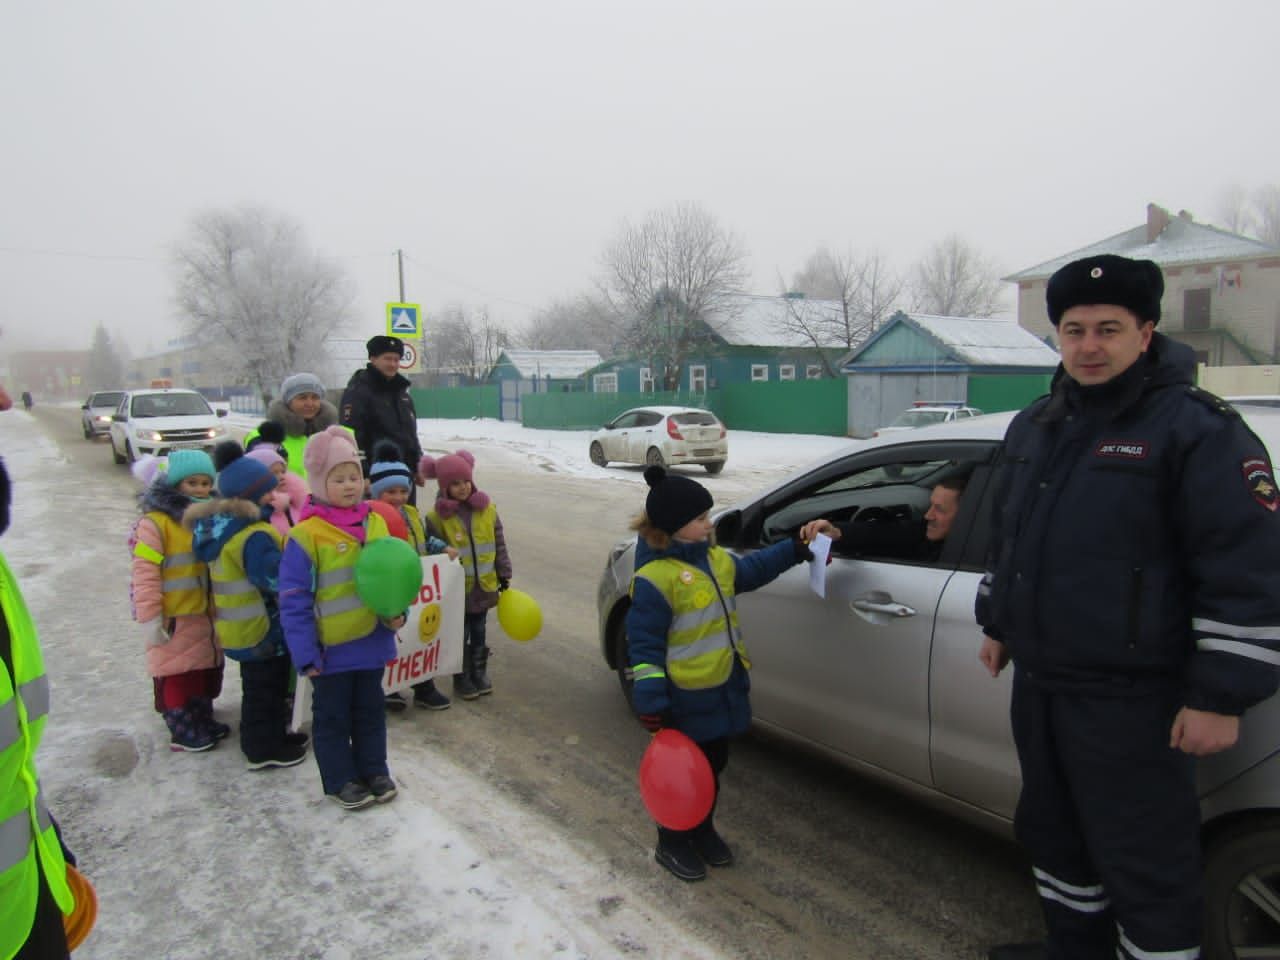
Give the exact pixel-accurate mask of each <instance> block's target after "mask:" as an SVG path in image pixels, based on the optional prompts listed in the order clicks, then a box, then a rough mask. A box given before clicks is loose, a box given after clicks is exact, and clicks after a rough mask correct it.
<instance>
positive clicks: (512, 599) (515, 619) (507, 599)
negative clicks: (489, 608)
mask: <svg viewBox="0 0 1280 960" xmlns="http://www.w3.org/2000/svg"><path fill="white" fill-rule="evenodd" d="M498 623H500V624H501V625H502V629H503V630H504V631H506V634H507V636H508V637H510V638H511V639H512V640H519V641H520V642H521V643H528V642H529V641H530V640H532V639H533V638H534V637H536V636H537V635H538V634H539V633H541V632H542V608H541V607H539V606H538V601H537V600H535V599H533V597H531V596H529V595H528V594H527V593H525V592H524V591H523V590H516V589H515V588H513V587H508V588H507V589H506V590H503V591H502V593H500V594H498Z"/></svg>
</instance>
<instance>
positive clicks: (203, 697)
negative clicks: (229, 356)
mask: <svg viewBox="0 0 1280 960" xmlns="http://www.w3.org/2000/svg"><path fill="white" fill-rule="evenodd" d="M151 465H153V466H159V465H158V462H155V461H153V462H152V464H151ZM151 472H152V478H151V482H150V483H149V484H148V485H147V487H146V489H145V490H144V491H143V493H142V494H141V495H140V497H139V505H140V509H141V510H142V514H143V515H142V516H141V517H140V518H139V519H138V521H137V522H136V523H135V524H134V526H133V530H132V532H131V533H130V536H129V550H130V552H131V553H132V554H133V562H132V569H131V577H130V584H129V596H130V601H131V606H132V608H133V619H134V620H136V621H137V622H138V623H139V624H140V625H141V631H142V639H143V642H144V644H145V648H146V655H147V672H148V673H150V674H151V677H152V681H153V684H154V686H155V707H156V712H157V713H159V714H161V715H162V716H163V717H164V721H165V725H166V726H168V728H169V734H170V739H169V748H170V749H171V750H174V751H187V752H193V753H199V752H201V751H204V750H208V749H210V748H212V747H213V746H215V745H216V744H217V741H218V740H220V739H222V738H223V737H225V736H226V735H227V734H228V733H230V732H231V730H230V727H228V726H227V725H226V724H224V723H219V722H217V721H216V720H214V719H213V701H214V698H216V697H217V696H218V694H220V693H221V692H222V669H223V660H222V651H221V649H219V647H218V644H217V641H216V640H215V639H214V634H213V620H212V617H211V616H210V612H209V605H208V587H209V582H208V577H209V572H208V568H207V567H206V566H205V565H204V564H203V563H201V562H200V561H199V560H197V559H196V558H195V555H194V553H193V552H192V546H191V533H190V531H189V530H187V529H186V528H185V527H183V525H182V518H183V516H184V515H185V514H186V512H187V509H188V508H189V507H190V506H191V504H192V503H193V502H199V501H202V500H207V499H208V498H209V492H210V491H211V490H212V489H213V478H214V473H215V470H214V466H213V461H212V460H211V459H210V458H209V455H208V454H207V453H205V452H204V451H203V450H175V451H173V453H171V454H170V455H169V458H168V462H167V463H166V464H165V465H164V466H163V467H160V468H159V469H156V470H154V471H151ZM140 475H141V474H140ZM141 476H144V475H141Z"/></svg>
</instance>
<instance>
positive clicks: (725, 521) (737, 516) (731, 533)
mask: <svg viewBox="0 0 1280 960" xmlns="http://www.w3.org/2000/svg"><path fill="white" fill-rule="evenodd" d="M741 537H742V511H741V510H730V511H729V512H728V513H725V514H721V516H720V518H719V519H718V520H716V543H717V544H719V545H720V546H722V547H736V546H737V545H738V540H739V539H740V538H741Z"/></svg>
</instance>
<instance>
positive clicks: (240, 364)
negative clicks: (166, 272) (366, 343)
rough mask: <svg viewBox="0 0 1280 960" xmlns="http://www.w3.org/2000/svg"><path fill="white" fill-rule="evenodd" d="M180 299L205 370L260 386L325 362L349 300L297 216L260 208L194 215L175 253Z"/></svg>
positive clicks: (266, 390) (265, 389)
mask: <svg viewBox="0 0 1280 960" xmlns="http://www.w3.org/2000/svg"><path fill="white" fill-rule="evenodd" d="M174 259H175V263H176V267H177V273H178V282H177V287H178V289H177V300H178V305H179V307H180V309H181V311H182V314H183V318H184V321H185V325H186V327H187V331H188V333H189V334H190V335H191V336H192V337H193V338H194V339H195V341H196V342H197V343H198V344H199V349H200V355H201V361H202V365H203V366H204V369H205V370H206V371H209V370H210V368H217V369H219V370H220V371H221V376H222V377H223V378H224V379H225V380H226V381H228V382H239V383H247V384H250V385H252V386H254V387H256V388H257V390H258V392H259V393H260V394H261V395H262V397H263V399H264V401H265V400H266V398H267V397H268V396H269V395H270V391H271V390H273V389H274V388H275V386H276V384H278V383H279V382H280V381H281V380H282V379H283V378H284V377H285V376H287V375H288V374H290V373H296V372H297V371H299V370H305V369H308V368H309V367H312V366H314V365H316V364H317V363H319V362H320V361H321V359H322V356H323V343H324V340H325V339H326V338H327V337H328V336H329V335H330V334H332V333H333V331H334V330H335V329H337V327H338V326H339V324H341V323H342V321H343V320H344V319H345V317H346V314H347V311H348V308H349V305H350V302H351V296H350V293H349V291H348V288H347V284H346V280H345V277H344V275H343V273H342V271H341V270H340V269H339V268H338V267H337V266H335V265H334V264H333V262H332V261H328V260H324V259H322V258H321V257H319V256H318V255H316V254H315V253H313V252H312V251H311V250H309V249H308V248H307V245H306V241H305V239H304V236H303V231H302V227H301V226H300V225H299V224H298V223H297V222H296V221H295V220H293V219H292V218H290V217H287V216H283V215H279V214H271V213H268V212H267V211H264V210H260V209H256V208H242V209H238V210H233V211H227V210H219V211H211V212H208V213H204V214H201V215H199V216H197V217H195V218H194V219H193V220H192V222H191V227H190V229H189V231H188V235H187V238H186V239H185V240H184V241H183V242H182V243H180V244H179V245H178V246H177V248H176V249H175V252H174Z"/></svg>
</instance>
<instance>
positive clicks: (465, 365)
mask: <svg viewBox="0 0 1280 960" xmlns="http://www.w3.org/2000/svg"><path fill="white" fill-rule="evenodd" d="M432 316H433V319H432V321H431V323H430V326H429V329H428V331H427V336H426V338H425V339H426V347H425V349H424V352H423V356H424V359H425V362H426V367H427V371H428V373H429V374H430V375H432V376H433V377H436V376H439V375H442V374H443V375H450V374H452V375H455V376H457V377H459V378H461V379H462V380H463V381H464V382H466V383H478V382H479V381H480V380H481V379H483V378H484V376H485V375H486V374H487V373H488V372H489V370H490V369H491V368H492V367H493V365H494V364H495V363H497V362H498V356H499V354H501V353H502V351H503V350H505V349H507V347H508V346H510V343H511V338H510V335H509V334H508V333H507V331H506V330H505V329H503V328H502V327H500V326H499V325H498V324H497V323H495V322H494V320H493V319H492V317H490V315H489V308H488V307H483V306H482V307H468V306H466V305H465V304H461V303H451V304H449V305H448V306H446V307H445V308H444V309H442V310H439V311H436V312H434V313H433V315H432Z"/></svg>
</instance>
